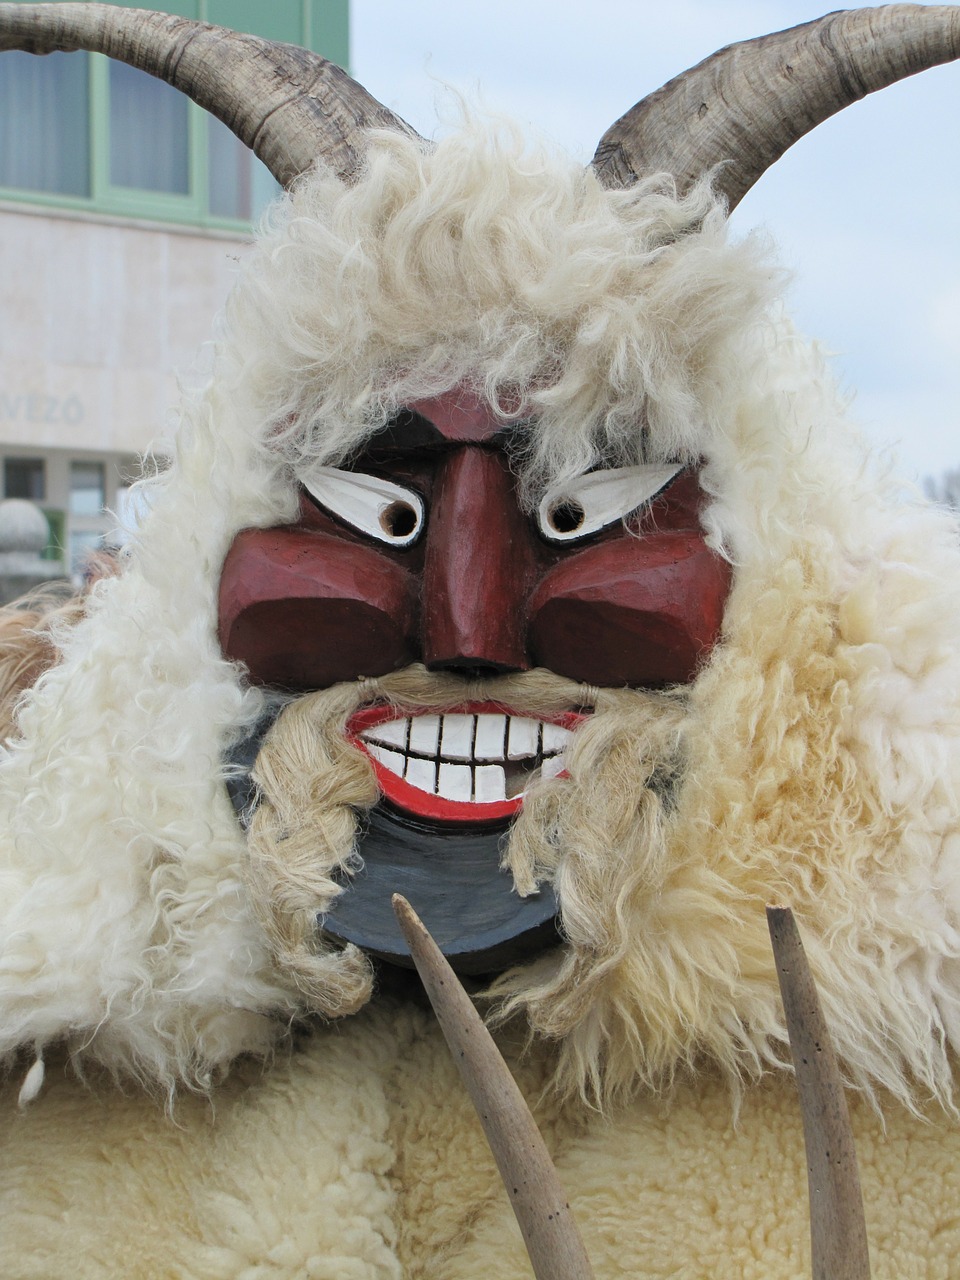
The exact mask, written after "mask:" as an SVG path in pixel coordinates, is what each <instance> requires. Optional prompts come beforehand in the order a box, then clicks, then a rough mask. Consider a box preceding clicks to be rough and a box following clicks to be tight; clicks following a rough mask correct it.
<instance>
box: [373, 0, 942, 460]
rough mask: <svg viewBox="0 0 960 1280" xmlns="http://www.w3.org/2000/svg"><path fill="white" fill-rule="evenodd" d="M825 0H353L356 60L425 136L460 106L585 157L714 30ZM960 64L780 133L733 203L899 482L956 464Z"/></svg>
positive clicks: (701, 48) (747, 25) (820, 10)
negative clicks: (785, 273)
mask: <svg viewBox="0 0 960 1280" xmlns="http://www.w3.org/2000/svg"><path fill="white" fill-rule="evenodd" d="M829 10H830V5H829V3H827V2H826V0H820V2H819V3H816V2H814V3H802V2H801V0H742V2H741V0H725V3H723V4H722V5H721V4H718V3H716V0H669V3H668V2H665V0H587V2H586V3H583V2H578V3H572V2H571V0H458V2H457V3H451V2H450V0H407V2H406V3H402V4H399V3H396V0H352V3H351V50H352V52H351V71H352V73H353V75H354V76H355V78H356V79H358V80H359V81H360V82H361V83H362V84H363V85H365V86H366V88H367V89H369V90H370V92H371V93H373V94H374V95H375V96H376V97H377V98H379V99H380V101H381V102H383V103H385V104H386V105H387V106H389V107H390V108H391V109H392V110H394V111H395V112H397V113H398V114H399V115H401V116H402V117H403V118H404V119H405V120H407V121H409V123H410V124H412V125H413V126H414V127H415V128H416V129H417V130H418V131H419V132H420V133H422V134H423V135H424V136H428V137H431V136H437V135H438V133H440V132H442V130H443V128H444V125H442V124H438V118H446V119H447V120H449V119H450V117H451V115H452V108H451V104H450V100H449V94H448V93H447V91H446V88H445V86H452V87H453V88H454V89H456V90H457V91H458V92H460V93H462V94H464V95H465V96H466V98H467V99H468V100H469V101H470V103H471V104H473V105H476V106H479V107H480V108H481V109H483V110H488V111H490V112H491V113H495V114H506V115H510V116H513V117H514V118H516V119H518V120H519V121H521V122H522V123H523V124H524V125H525V126H527V127H529V128H530V129H531V131H533V132H535V133H537V134H539V135H540V136H543V137H546V138H548V139H550V140H552V141H553V142H555V143H558V144H560V145H562V146H563V147H564V148H565V149H566V150H567V151H568V152H570V153H571V154H572V155H575V156H577V157H578V158H580V159H582V160H583V161H584V163H586V162H587V161H589V159H590V157H591V156H592V154H593V151H594V149H595V147H596V144H597V142H598V141H599V139H600V137H601V135H602V134H603V133H604V132H605V131H606V129H607V128H608V127H609V126H610V125H611V124H612V123H613V121H614V120H616V119H617V118H618V117H619V116H620V115H622V114H623V112H624V111H626V110H628V109H629V108H630V107H631V106H632V105H633V104H634V103H635V102H636V101H638V100H639V99H640V98H642V97H644V96H645V95H646V94H647V93H649V92H651V91H652V90H654V89H657V88H659V86H660V85H661V84H663V83H664V82H665V81H667V80H669V79H671V78H672V77H673V76H674V75H677V74H678V73H679V72H681V71H683V70H685V69H686V68H687V67H690V66H693V65H694V64H695V63H697V62H699V61H700V60H701V59H702V58H704V57H707V56H708V55H709V54H711V53H713V52H714V51H715V50H716V49H719V48H721V47H722V46H723V45H726V44H730V43H732V42H734V41H737V40H745V39H750V38H752V37H754V36H758V35H763V34H766V33H767V32H769V31H777V30H781V29H783V28H785V27H790V26H794V25H796V24H797V23H801V22H808V21H810V20H811V19H813V18H818V17H821V16H822V15H823V14H824V13H826V12H828V11H829ZM958 121H960V62H958V63H953V64H948V65H947V66H945V67H937V68H934V69H933V70H930V71H926V72H924V73H923V74H922V75H919V76H914V77H912V78H911V79H909V80H906V81H902V82H901V83H900V84H897V85H894V86H892V87H890V88H889V89H884V90H882V91H880V92H879V93H875V94H871V95H870V96H869V97H868V98H866V99H864V100H863V101H862V102H860V103H857V104H855V105H853V106H852V107H849V108H847V109H846V110H845V111H843V112H841V113H840V114H839V115H838V116H834V117H833V118H832V119H830V120H828V121H826V122H825V123H824V124H822V125H820V126H819V127H818V128H817V129H815V130H814V131H813V132H812V133H811V134H808V135H807V137H806V138H804V139H802V140H801V141H800V142H799V143H797V144H796V145H795V146H794V147H792V148H791V149H790V150H789V151H788V152H787V153H786V154H785V155H784V156H783V157H782V158H781V159H780V160H779V161H778V162H777V164H775V165H774V166H773V167H772V168H771V169H770V170H768V172H767V173H766V174H765V175H764V176H763V178H762V179H761V180H760V182H759V183H758V184H757V186H756V187H754V189H753V190H752V191H751V192H750V193H749V194H748V195H747V196H746V198H745V199H744V200H743V202H742V203H741V205H740V206H739V207H738V208H737V209H736V210H735V212H734V214H733V216H732V218H731V230H732V232H733V233H734V234H736V235H738V236H741V235H744V234H746V233H747V232H748V231H750V230H751V229H753V228H755V227H761V228H763V229H764V231H765V232H766V233H767V234H769V235H770V236H771V237H772V238H773V240H774V242H775V244H776V245H777V249H778V256H779V260H780V262H781V263H782V264H784V265H785V266H786V267H787V268H788V269H789V270H790V272H791V273H792V284H791V287H790V291H789V294H788V305H789V307H790V310H791V312H792V314H793V316H794V317H795V319H796V321H797V324H798V326H799V327H800V329H801V330H802V331H803V332H804V333H806V334H807V335H809V336H810V337H813V338H816V339H817V340H818V341H819V342H820V343H821V345H822V346H823V347H824V349H825V350H826V351H828V352H829V353H830V355H831V357H832V361H833V367H834V371H835V374H836V376H837V378H838V380H839V382H840V384H841V386H842V387H843V389H844V391H845V392H848V393H849V394H850V395H851V396H852V397H854V398H853V401H852V408H851V413H852V415H853V417H854V418H855V420H856V421H857V422H858V423H859V424H860V426H861V427H862V428H863V430H864V432H865V434H866V435H867V436H868V438H869V439H870V440H871V442H873V443H874V444H875V445H876V447H877V448H879V449H893V450H895V453H896V457H897V459H898V462H899V469H900V470H901V472H903V473H904V475H905V478H911V479H917V480H922V479H923V478H924V477H926V476H934V477H939V476H941V475H942V473H943V472H945V471H947V470H953V469H955V468H960V386H958V383H960V377H958V375H960V128H958Z"/></svg>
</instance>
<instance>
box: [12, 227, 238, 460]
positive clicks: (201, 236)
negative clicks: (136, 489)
mask: <svg viewBox="0 0 960 1280" xmlns="http://www.w3.org/2000/svg"><path fill="white" fill-rule="evenodd" d="M243 249H244V244H243V242H241V241H239V240H237V239H234V238H232V237H228V236H225V235H223V234H218V233H203V232H198V231H196V230H193V229H190V230H187V231H182V232H181V231H179V230H177V229H176V228H171V227H163V228H159V227H152V226H144V225H142V224H132V223H129V224H124V223H107V222H104V221H103V220H100V219H97V220H94V219H92V218H88V217H72V216H64V215H62V214H60V213H52V212H51V211H49V210H38V211H37V212H32V211H24V210H23V209H22V208H20V207H11V206H10V205H9V204H8V205H0V447H2V446H4V445H19V446H21V447H24V446H25V447H27V448H35V449H38V450H45V449H68V450H70V451H79V452H82V453H86V454H90V453H101V452H103V453H114V454H115V453H122V454H135V453H140V452H143V451H145V450H146V449H147V448H148V447H149V446H150V445H151V444H153V443H155V442H156V441H157V440H158V439H159V438H160V437H162V436H163V435H164V434H166V435H169V432H170V429H171V426H170V419H171V409H172V408H173V407H174V406H175V405H176V402H177V390H176V382H175V379H174V376H173V371H174V370H180V371H182V372H186V373H188V374H189V371H190V370H191V369H192V368H195V366H196V359H197V352H198V349H199V347H200V345H201V344H202V343H203V342H205V341H207V340H208V339H209V337H210V334H211V332H212V321H213V318H214V316H215V314H216V313H217V311H218V310H220V308H221V307H222V305H223V302H224V300H225V298H226V295H227V292H228V290H229V288H230V284H231V281H232V279H233V276H234V273H235V270H236V266H237V259H238V257H239V256H240V255H241V254H242V252H243Z"/></svg>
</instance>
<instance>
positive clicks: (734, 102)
mask: <svg viewBox="0 0 960 1280" xmlns="http://www.w3.org/2000/svg"><path fill="white" fill-rule="evenodd" d="M954 58H960V6H957V5H918V4H893V5H888V6H886V7H884V8H880V9H851V10H847V11H841V12H839V13H831V14H828V15H827V17H825V18H820V19H818V20H817V21H816V22H807V23H804V24H803V25H802V26H798V27H792V28H791V29H790V30H788V31H778V32H776V33H775V34H773V35H769V36H762V37H760V38H759V39H757V40H745V41H743V42H742V43H741V44H732V45H729V46H728V47H727V48H726V49H721V50H720V51H719V53H715V54H713V56H712V57H710V58H707V59H706V60H705V61H704V62H701V63H700V64H699V65H698V66H696V67H692V68H691V69H690V70H689V71H686V72H684V74H683V75H681V76H677V78H676V79H674V80H671V81H670V82H669V83H668V84H665V85H664V86H663V88H662V89H658V90H657V91H656V93H652V94H650V95H649V96H648V97H646V98H644V99H643V100H642V101H641V102H638V103H637V105H636V106H635V107H631V109H630V110H629V111H628V112H627V113H626V115H623V116H621V117H620V119H619V120H618V121H617V122H616V123H615V124H613V125H611V127H610V128H609V129H608V130H607V132H606V133H605V134H604V135H603V137H602V138H601V140H600V145H599V146H598V147H597V152H596V155H595V156H594V158H593V167H594V168H595V170H596V171H597V174H598V176H599V178H600V181H601V182H602V183H603V184H604V186H607V187H624V186H629V185H630V184H631V183H633V182H636V180H637V178H638V177H640V176H641V175H643V174H647V173H658V172H664V171H665V172H667V173H672V174H674V175H675V177H676V179H677V183H678V187H679V189H680V190H681V191H685V190H687V189H688V188H689V187H690V186H691V185H692V184H693V183H694V182H695V181H696V180H697V179H698V178H700V177H702V176H703V175H704V174H705V173H707V172H708V171H709V170H711V169H712V168H713V167H714V166H715V165H719V166H721V167H720V169H719V171H718V173H717V179H716V185H717V189H718V190H719V191H720V192H721V193H722V194H723V195H724V196H725V197H726V200H727V203H728V206H729V208H730V209H731V210H732V209H734V208H736V206H737V204H739V202H740V201H741V200H742V199H743V197H744V196H745V195H746V193H747V192H748V191H749V190H750V188H751V187H752V186H753V184H754V183H755V182H756V181H757V179H758V178H760V177H761V175H762V174H763V173H765V172H766V170H767V169H769V168H770V166H771V165H772V164H773V163H774V161H776V160H778V159H779V158H780V156H782V155H783V153H784V152H785V151H786V150H787V148H788V147H791V146H792V145H793V144H794V143H795V142H797V141H798V140H799V139H800V138H802V137H803V136H804V134H806V133H809V132H810V130H811V129H813V128H815V127H816V126H817V125H818V124H820V123H821V122H822V121H824V120H826V119H827V118H828V117H829V116H832V115H834V114H835V113H836V112H837V111H841V110H842V109H843V108H844V107H847V106H850V104H851V103H853V102H856V101H858V100H859V99H860V98H863V97H865V96H866V94H868V93H873V92H874V90H876V89H883V88H885V87H886V86H887V85H889V84H893V83H895V82H896V81H897V80H903V79H905V77H907V76H912V75H915V74H916V73H917V72H918V71H925V70H926V69H927V68H928V67H933V66H937V65H938V64H939V63H942V62H950V61H951V60H952V59H954Z"/></svg>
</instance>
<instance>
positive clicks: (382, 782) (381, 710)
mask: <svg viewBox="0 0 960 1280" xmlns="http://www.w3.org/2000/svg"><path fill="white" fill-rule="evenodd" d="M450 715H472V716H485V715H487V716H506V717H515V718H522V719H528V720H535V721H540V722H542V723H543V724H545V725H547V724H550V725H557V726H558V727H559V728H561V729H567V730H570V731H571V732H572V731H573V730H575V729H576V728H577V727H578V726H579V725H580V724H582V723H583V721H584V720H585V719H586V718H587V717H586V715H585V714H583V713H582V712H577V711H564V712H559V713H557V714H553V715H536V716H526V715H524V713H522V712H518V711H516V710H514V709H513V708H512V707H508V706H505V705H504V704H502V703H499V702H463V703H458V704H456V705H454V706H450V707H443V708H434V709H429V710H425V709H423V708H420V709H418V710H417V711H405V710H404V708H403V707H397V706H394V705H391V704H389V703H378V704H375V705H372V706H367V707H361V708H360V710H359V711H356V712H354V714H353V715H352V716H351V717H350V719H349V720H348V721H347V726H346V734H347V737H348V739H349V740H350V741H351V742H352V743H353V745H354V746H357V747H359V748H360V749H361V751H364V752H365V753H366V754H367V755H368V757H369V758H370V761H371V763H372V764H373V768H374V772H375V773H376V776H377V785H378V786H379V788H380V791H381V793H382V794H383V796H384V798H385V799H387V800H389V801H390V802H391V803H392V804H394V805H396V807H397V808H398V809H402V810H403V811H404V812H405V813H410V814H414V815H415V816H417V817H420V818H426V819H429V820H431V821H434V822H469V823H478V822H479V823H484V822H497V821H502V820H503V819H505V818H511V817H513V816H514V814H516V813H518V812H519V811H520V809H521V808H522V807H523V795H522V793H521V794H520V795H517V796H513V797H510V798H508V799H504V800H492V801H483V800H472V799H471V800H454V799H450V798H449V797H447V796H442V795H439V794H437V793H436V792H430V791H427V790H425V789H423V788H421V787H418V786H414V785H413V784H412V783H410V782H408V781H407V780H406V779H405V778H404V777H401V776H400V775H399V774H398V773H395V772H394V771H393V770H392V769H390V768H388V767H387V766H386V765H384V764H382V763H381V761H380V760H378V759H376V758H375V756H374V755H372V754H371V752H370V751H369V750H368V745H369V744H368V743H366V742H365V741H364V740H363V739H362V738H361V737H360V735H361V734H362V733H363V732H365V731H368V730H370V729H374V728H376V727H377V726H378V725H383V724H389V723H391V722H393V721H402V720H406V719H410V720H411V721H413V720H415V719H417V718H418V717H421V716H450ZM436 759H437V761H439V759H440V757H439V752H438V754H437V757H436ZM458 759H459V758H458ZM487 759H488V758H487V757H484V760H487ZM488 762H489V763H491V764H496V763H500V764H501V765H502V764H505V763H506V761H505V760H502V759H501V760H499V761H497V760H493V759H489V761H488ZM473 764H474V766H476V764H477V761H476V760H474V761H473ZM438 767H439V765H438ZM481 767H482V765H481ZM558 776H561V777H562V776H564V775H563V773H562V772H561V773H560V774H559V775H558Z"/></svg>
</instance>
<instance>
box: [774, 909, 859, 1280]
mask: <svg viewBox="0 0 960 1280" xmlns="http://www.w3.org/2000/svg"><path fill="white" fill-rule="evenodd" d="M767 924H768V926H769V928H770V941H771V942H772V943H773V954H774V958H775V959H776V963H777V977H778V978H779V979H780V994H781V995H782V997H783V1009H784V1013H785V1014H786V1019H787V1029H788V1031H789V1033H790V1052H791V1053H792V1055H793V1065H794V1070H795V1071H796V1078H797V1089H798V1090H799V1093H800V1111H801V1114H802V1116H803V1141H804V1145H805V1146H806V1149H807V1183H808V1186H809V1190H810V1242H811V1248H812V1254H813V1280H870V1255H869V1252H868V1249H867V1228H866V1223H865V1222H864V1217H863V1197H862V1196H861V1194H860V1175H859V1173H858V1171H857V1153H856V1149H855V1147H854V1142H853V1129H852V1128H851V1126H850V1114H849V1112H848V1110H847V1100H846V1097H845V1096H844V1091H843V1080H842V1078H841V1076H840V1069H839V1067H838V1066H837V1059H836V1056H835V1054H834V1052H833V1045H832V1044H831V1042H830V1036H829V1034H828V1032H827V1026H826V1023H825V1022H824V1018H823V1010H822V1009H821V1008H820V1000H819V997H818V996H817V988H816V985H815V983H814V980H813V974H812V973H811V972H810V966H809V964H808V963H807V957H806V954H805V952H804V950H803V943H802V942H801V940H800V933H799V930H798V929H797V923H796V921H795V920H794V918H793V912H792V911H791V910H790V908H789V907H782V906H769V907H767Z"/></svg>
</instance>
